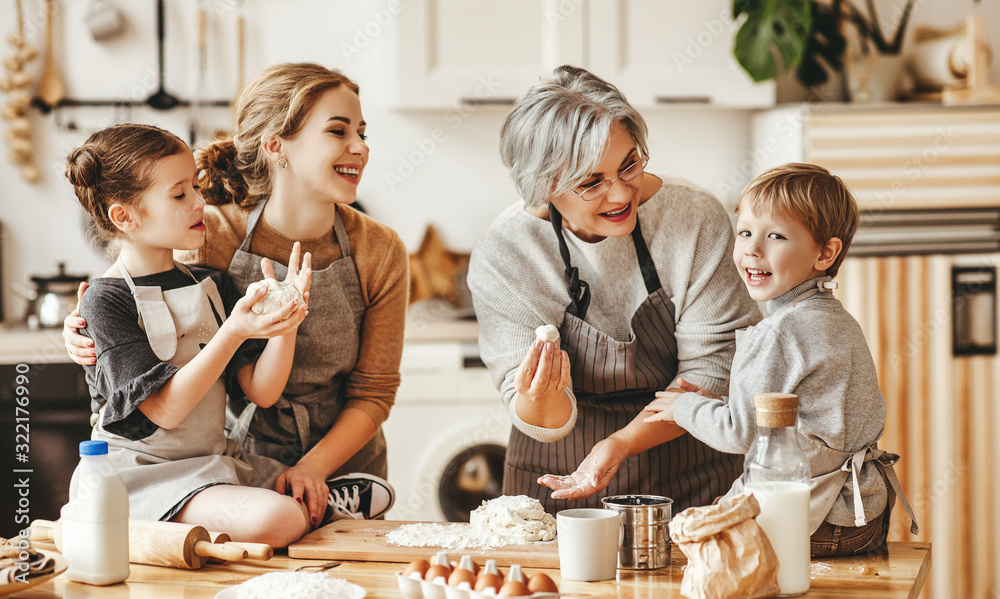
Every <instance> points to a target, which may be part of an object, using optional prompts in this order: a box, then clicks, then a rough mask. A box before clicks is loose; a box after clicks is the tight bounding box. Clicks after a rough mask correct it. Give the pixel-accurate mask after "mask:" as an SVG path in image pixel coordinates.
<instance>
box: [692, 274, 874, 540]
mask: <svg viewBox="0 0 1000 599" xmlns="http://www.w3.org/2000/svg"><path fill="white" fill-rule="evenodd" d="M829 280H830V277H819V278H815V279H810V280H809V281H806V282H804V283H802V284H800V285H798V286H797V287H795V288H793V289H791V290H789V291H788V292H786V293H784V294H782V295H780V296H778V297H776V298H774V299H772V300H770V301H769V302H767V311H768V312H769V313H770V314H771V316H769V317H767V318H765V319H764V320H762V321H761V322H760V324H758V325H757V326H755V327H753V329H752V330H751V331H750V332H749V333H748V335H747V338H746V339H745V340H744V343H745V344H746V345H745V348H741V351H740V353H741V358H740V359H739V360H738V362H737V364H735V365H734V366H733V377H732V380H731V382H730V384H729V396H728V397H723V400H722V401H719V400H715V399H709V398H706V397H702V396H700V395H697V394H695V393H684V394H683V395H681V396H680V397H679V398H678V399H677V402H676V403H675V404H674V419H675V420H676V421H677V424H679V425H680V426H682V427H684V428H685V429H687V430H688V432H690V433H691V434H693V435H694V436H695V437H697V438H698V439H699V440H701V441H703V442H705V443H706V444H708V445H710V446H711V447H713V448H715V449H717V450H719V451H725V452H729V453H746V452H747V451H749V449H750V445H751V443H752V442H753V440H754V437H755V435H756V432H757V427H756V424H755V411H754V403H753V396H754V394H755V393H767V392H776V393H795V394H797V395H798V396H799V421H798V433H799V444H800V445H801V446H802V449H803V450H804V451H805V452H806V455H807V457H809V459H810V463H811V465H812V476H813V479H814V485H813V493H812V501H811V507H812V509H811V512H812V513H811V514H810V523H811V525H812V531H813V532H815V531H816V529H817V528H818V527H819V525H820V524H821V523H822V522H823V520H824V519H825V520H826V521H828V522H830V523H832V524H836V525H841V526H854V525H855V522H854V495H853V490H852V489H853V484H852V483H851V481H850V479H848V480H847V482H846V483H843V484H842V485H840V484H838V485H836V486H835V487H834V488H830V487H829V486H826V487H820V488H818V489H817V485H816V484H815V481H816V479H817V477H821V476H823V475H826V474H830V473H831V472H833V471H835V468H837V467H839V466H840V464H837V466H836V467H834V469H831V468H830V466H829V465H825V466H824V465H821V464H823V463H826V464H829V463H830V459H829V455H830V452H827V451H825V450H824V448H830V449H833V450H837V451H840V452H845V453H849V454H853V453H854V452H856V451H858V450H861V449H863V448H865V447H866V446H869V445H870V446H874V445H875V443H876V442H877V441H878V439H879V437H881V436H882V431H883V429H884V428H885V398H884V397H883V396H882V392H881V390H880V389H879V386H878V378H877V377H876V374H875V364H874V363H873V361H872V357H871V352H869V350H868V343H867V342H866V341H865V337H864V333H862V331H861V327H860V325H858V322H857V321H856V320H854V318H853V317H852V316H851V315H850V314H849V313H848V312H847V310H845V309H844V306H843V305H842V304H841V303H840V300H838V299H837V298H835V297H834V296H833V294H832V293H816V294H815V295H812V296H811V297H808V298H804V299H802V300H801V301H797V302H794V303H793V300H795V298H796V297H798V296H799V295H802V294H804V293H806V292H808V291H810V290H813V289H816V285H817V283H818V282H820V281H829ZM741 345H742V344H741ZM744 476H746V475H745V474H744ZM859 481H860V487H861V496H862V504H863V506H864V511H865V516H866V517H867V518H869V519H871V518H874V517H876V516H878V514H880V513H882V510H883V508H884V507H885V502H886V489H885V482H884V480H883V479H882V476H881V475H880V474H879V473H878V471H877V469H876V467H875V464H874V463H872V462H867V463H865V464H864V466H863V467H862V469H861V476H860V477H859ZM742 484H743V478H742V477H741V478H740V479H739V480H737V481H736V482H735V483H734V485H733V490H731V491H730V494H733V493H735V492H736V491H739V490H740V489H742ZM831 504H832V507H831ZM818 511H819V512H822V513H818Z"/></svg>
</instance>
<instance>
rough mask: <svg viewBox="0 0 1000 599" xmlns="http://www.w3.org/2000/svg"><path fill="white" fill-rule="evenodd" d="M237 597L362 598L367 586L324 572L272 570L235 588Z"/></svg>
mask: <svg viewBox="0 0 1000 599" xmlns="http://www.w3.org/2000/svg"><path fill="white" fill-rule="evenodd" d="M236 588H237V593H236V599H274V598H275V597H295V598H296V599H328V598H330V599H361V598H362V597H364V596H365V589H364V588H363V587H360V586H358V585H356V584H354V583H352V582H348V581H346V580H344V579H343V578H331V577H330V576H327V575H326V574H324V573H322V572H269V573H267V574H264V575H262V576H256V577H254V578H251V579H250V580H248V581H246V582H244V583H243V584H241V585H240V586H238V587H236Z"/></svg>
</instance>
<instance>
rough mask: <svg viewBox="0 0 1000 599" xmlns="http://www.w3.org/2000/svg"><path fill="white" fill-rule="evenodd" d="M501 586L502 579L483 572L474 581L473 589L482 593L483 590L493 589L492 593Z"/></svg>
mask: <svg viewBox="0 0 1000 599" xmlns="http://www.w3.org/2000/svg"><path fill="white" fill-rule="evenodd" d="M502 586H503V579H502V578H500V577H499V576H497V575H496V574H491V573H489V572H483V573H482V574H480V575H479V578H477V579H476V586H475V589H476V590H477V591H483V590H485V589H493V590H494V591H498V590H500V587H502Z"/></svg>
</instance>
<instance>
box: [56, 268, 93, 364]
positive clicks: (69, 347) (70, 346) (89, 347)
mask: <svg viewBox="0 0 1000 599" xmlns="http://www.w3.org/2000/svg"><path fill="white" fill-rule="evenodd" d="M86 290H87V283H86V282H83V283H80V288H79V289H77V292H76V305H77V307H75V308H73V311H72V312H70V313H69V316H67V317H66V319H65V320H63V332H62V336H63V340H64V341H65V343H66V353H68V354H69V359H70V360H73V361H74V362H76V363H77V364H79V365H80V366H89V365H91V364H96V363H97V352H96V351H95V350H94V340H93V339H91V338H89V337H84V336H83V335H81V334H80V333H79V332H78V330H79V329H81V328H83V327H85V326H87V321H85V320H84V319H82V318H80V308H79V305H80V300H81V299H83V292H84V291H86Z"/></svg>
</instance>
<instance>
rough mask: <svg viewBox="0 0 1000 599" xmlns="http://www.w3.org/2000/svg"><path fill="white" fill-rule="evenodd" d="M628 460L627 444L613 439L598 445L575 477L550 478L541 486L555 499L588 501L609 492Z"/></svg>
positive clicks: (539, 479) (544, 477)
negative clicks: (612, 482) (616, 474)
mask: <svg viewBox="0 0 1000 599" xmlns="http://www.w3.org/2000/svg"><path fill="white" fill-rule="evenodd" d="M627 457H628V448H627V447H626V446H625V443H624V442H622V441H621V440H619V439H618V438H617V437H615V436H614V435H611V436H610V437H608V438H607V439H604V440H602V441H598V442H597V444H596V445H594V448H593V449H591V450H590V453H589V454H587V457H586V458H584V459H583V462H581V463H580V467H579V468H577V469H576V472H574V473H573V474H569V475H566V476H557V475H555V474H546V475H543V476H541V477H539V478H538V481H537V482H538V484H540V485H542V486H545V487H548V488H550V489H552V490H553V493H552V499H571V500H572V499H586V498H588V497H591V496H593V495H595V494H597V493H600V492H601V491H603V490H604V489H606V488H607V486H608V483H609V482H611V477H613V476H614V475H615V473H616V472H618V467H619V466H621V464H622V462H624V461H625V458H627Z"/></svg>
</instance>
